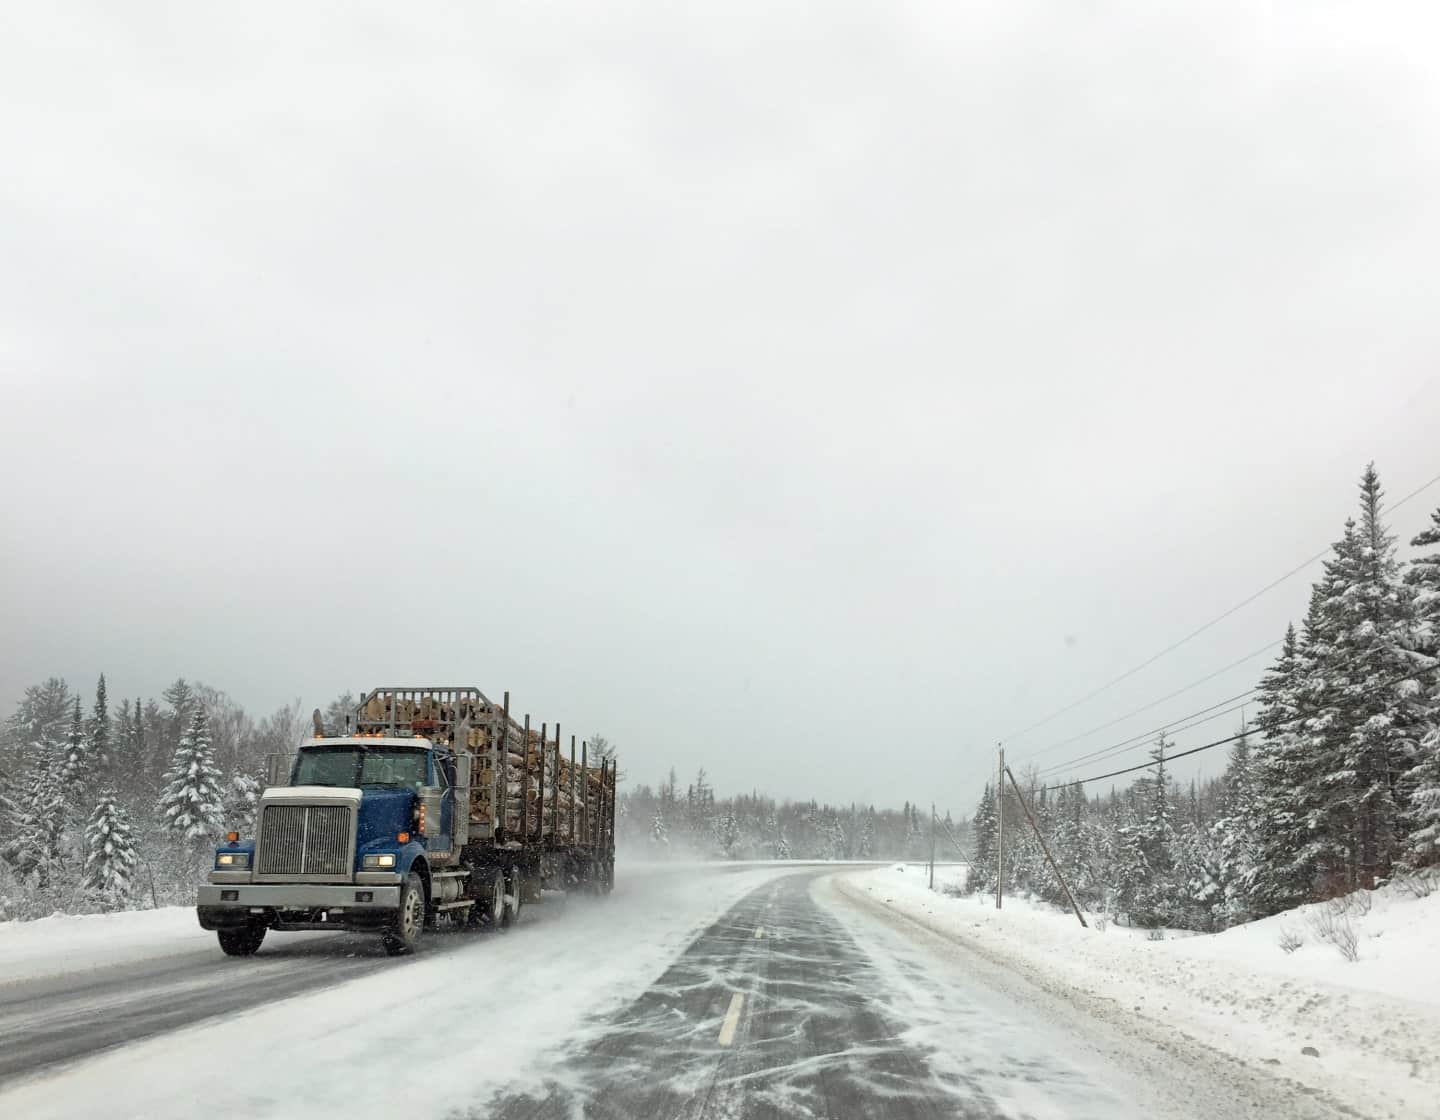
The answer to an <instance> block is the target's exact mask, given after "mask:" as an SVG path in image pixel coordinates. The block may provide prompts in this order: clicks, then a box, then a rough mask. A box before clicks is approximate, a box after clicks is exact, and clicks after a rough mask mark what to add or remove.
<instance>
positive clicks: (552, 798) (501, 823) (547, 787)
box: [361, 693, 604, 840]
mask: <svg viewBox="0 0 1440 1120" xmlns="http://www.w3.org/2000/svg"><path fill="white" fill-rule="evenodd" d="M392 713H393V715H394V720H393V723H394V724H395V725H396V726H415V725H419V726H421V727H425V726H427V725H431V726H433V727H435V728H436V729H445V728H449V729H457V730H458V729H459V728H460V727H461V725H462V724H463V725H464V737H465V742H464V746H465V747H466V748H468V749H469V750H470V751H471V752H472V754H474V756H475V763H474V768H473V769H472V771H471V774H470V821H471V823H472V824H485V823H488V822H491V821H493V822H494V823H495V824H496V826H497V827H502V828H504V829H505V831H506V832H507V833H509V834H510V835H511V836H520V835H526V836H534V835H535V834H536V832H537V831H538V832H540V834H541V835H544V836H549V837H554V838H556V839H565V840H568V839H570V818H571V812H570V810H571V805H572V801H573V804H574V807H575V814H574V816H575V831H576V833H577V836H576V837H575V838H576V839H578V840H583V839H584V829H585V825H586V821H585V817H588V818H589V820H590V821H591V822H593V821H594V820H596V819H597V818H596V815H595V814H597V813H598V812H599V808H600V801H601V794H602V792H604V791H603V790H602V788H601V780H600V767H599V766H598V765H595V766H589V767H582V766H580V764H579V762H578V761H577V762H576V764H575V765H574V767H573V768H572V766H571V763H570V759H569V757H568V756H567V755H566V754H565V753H564V752H562V751H561V750H560V744H559V743H558V742H555V741H543V742H542V734H541V732H540V731H537V730H534V729H531V730H529V731H526V730H525V729H524V728H523V727H521V726H520V725H519V724H518V723H516V722H515V721H514V720H513V719H507V717H506V716H505V714H504V712H503V711H502V710H501V709H499V708H496V707H494V706H493V705H486V704H485V703H484V702H483V701H481V700H478V699H475V700H460V701H458V702H450V701H446V700H441V699H440V698H438V697H434V696H428V695H421V696H419V697H405V696H400V697H396V696H394V695H391V694H389V693H385V694H383V695H377V696H373V697H371V698H370V700H369V701H368V702H367V703H366V704H365V707H364V709H363V711H362V713H361V715H362V718H363V719H364V720H366V721H368V722H369V723H371V724H372V725H373V724H388V723H391V722H392V721H391V715H392ZM507 723H508V734H504V733H502V731H501V729H502V727H505V726H506V725H507ZM499 738H504V740H505V749H504V751H503V752H498V753H502V754H503V756H504V759H505V776H504V781H503V783H501V785H502V786H503V790H504V793H503V794H502V798H503V801H504V813H503V820H502V819H501V817H502V814H501V813H499V812H497V811H496V807H495V805H494V804H493V801H494V791H495V789H496V782H495V773H494V769H493V768H494V765H495V759H496V754H497V752H496V751H493V750H491V744H492V742H493V741H494V740H495V739H499ZM456 745H457V746H459V745H460V744H456ZM542 751H543V752H544V767H543V770H544V785H543V787H542V785H541V770H542V767H541V752H542ZM526 771H528V772H529V782H528V783H527V782H526ZM582 771H583V776H582ZM582 781H585V782H587V783H588V786H589V788H588V789H582V788H581V783H582ZM557 782H558V784H559V787H560V788H559V794H558V796H557V794H556V789H555V786H556V784H557ZM572 790H573V791H574V795H573V798H572V794H571V791H572ZM582 810H583V812H582ZM592 827H593V823H592Z"/></svg>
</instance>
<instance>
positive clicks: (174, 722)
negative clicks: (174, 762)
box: [147, 677, 197, 781]
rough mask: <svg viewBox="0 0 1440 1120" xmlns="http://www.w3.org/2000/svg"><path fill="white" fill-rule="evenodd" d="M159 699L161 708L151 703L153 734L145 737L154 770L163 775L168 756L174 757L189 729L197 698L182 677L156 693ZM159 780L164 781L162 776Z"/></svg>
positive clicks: (169, 759)
mask: <svg viewBox="0 0 1440 1120" xmlns="http://www.w3.org/2000/svg"><path fill="white" fill-rule="evenodd" d="M160 699H161V700H163V701H164V702H165V707H164V708H161V707H159V706H158V705H156V706H155V711H154V719H155V725H154V729H153V733H152V734H149V735H147V738H149V739H150V742H151V750H152V756H153V759H154V764H155V766H156V773H157V774H162V775H163V773H164V772H165V770H166V769H167V768H168V767H169V765H170V761H171V759H173V758H174V757H175V750H176V748H178V747H179V746H180V740H181V739H183V738H184V737H185V733H186V732H187V731H188V730H189V729H190V724H191V721H192V720H193V719H194V716H195V707H196V705H197V700H196V697H195V690H194V689H193V688H191V687H190V682H189V681H187V680H186V679H185V678H184V677H176V678H175V681H174V683H173V684H171V685H170V686H169V687H168V688H166V689H165V691H164V692H162V693H161V694H160ZM152 704H153V701H152ZM160 780H161V781H164V778H163V777H162V778H161V779H160Z"/></svg>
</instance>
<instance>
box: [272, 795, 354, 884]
mask: <svg viewBox="0 0 1440 1120" xmlns="http://www.w3.org/2000/svg"><path fill="white" fill-rule="evenodd" d="M255 870H256V873H257V874H258V875H325V876H333V875H346V876H348V875H349V874H350V809H349V808H348V807H347V806H345V805H266V806H265V811H264V814H263V815H262V816H261V818H260V846H259V851H258V853H257V858H256V861H255Z"/></svg>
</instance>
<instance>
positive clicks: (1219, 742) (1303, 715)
mask: <svg viewBox="0 0 1440 1120" xmlns="http://www.w3.org/2000/svg"><path fill="white" fill-rule="evenodd" d="M1412 675H1413V674H1411V673H1401V674H1400V675H1399V676H1398V677H1395V678H1394V679H1393V680H1389V681H1385V682H1384V683H1383V684H1378V685H1376V686H1375V687H1374V688H1367V689H1366V690H1365V691H1363V692H1361V693H1359V694H1357V695H1356V696H1354V697H1352V698H1351V699H1355V700H1359V699H1363V698H1365V697H1366V696H1374V695H1375V694H1376V693H1377V692H1383V691H1385V689H1387V688H1393V687H1395V685H1397V684H1399V683H1400V682H1401V681H1405V680H1409V679H1410V678H1411V676H1412ZM1322 711H1323V709H1320V710H1316V711H1309V712H1298V713H1296V714H1295V715H1293V716H1286V717H1285V718H1284V719H1277V720H1273V721H1272V722H1270V723H1268V724H1257V725H1256V726H1255V727H1247V728H1246V729H1245V730H1243V731H1239V732H1237V733H1236V734H1234V735H1229V736H1227V737H1226V738H1224V739H1216V740H1215V741H1214V742H1213V743H1204V744H1202V745H1201V746H1198V747H1191V748H1190V749H1189V750H1188V751H1179V752H1178V753H1176V754H1167V755H1166V756H1165V758H1166V761H1169V760H1171V759H1175V758H1187V757H1189V756H1190V755H1192V754H1199V753H1200V752H1201V751H1208V750H1211V749H1213V748H1215V747H1223V746H1225V745H1226V744H1228V743H1235V742H1238V741H1239V740H1241V739H1243V738H1244V737H1245V736H1246V735H1252V734H1260V735H1264V734H1266V733H1268V732H1270V731H1273V730H1274V729H1275V728H1277V727H1282V726H1284V725H1285V724H1287V723H1294V722H1295V721H1296V720H1300V719H1313V718H1314V717H1315V716H1317V715H1320V714H1321V712H1322ZM1154 765H1155V763H1154V762H1142V763H1140V764H1139V765H1138V766H1127V767H1126V768H1125V769H1124V770H1112V771H1111V772H1110V773H1108V774H1096V775H1095V776H1094V777H1091V778H1077V779H1076V780H1075V781H1073V782H1061V783H1060V784H1059V785H1053V786H1042V787H1041V788H1042V789H1045V790H1055V789H1065V788H1066V787H1067V786H1083V785H1088V784H1089V783H1090V782H1103V781H1104V780H1105V779H1106V778H1118V777H1120V775H1122V774H1133V773H1135V771H1137V770H1148V769H1149V768H1150V767H1152V766H1154Z"/></svg>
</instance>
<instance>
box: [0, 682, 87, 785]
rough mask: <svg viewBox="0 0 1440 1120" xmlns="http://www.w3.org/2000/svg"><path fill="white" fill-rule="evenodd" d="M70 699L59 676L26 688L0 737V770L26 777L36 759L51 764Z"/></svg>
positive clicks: (62, 738)
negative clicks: (45, 757)
mask: <svg viewBox="0 0 1440 1120" xmlns="http://www.w3.org/2000/svg"><path fill="white" fill-rule="evenodd" d="M71 700H72V697H71V695H70V686H69V685H67V684H66V683H65V681H64V679H63V678H61V677H51V678H50V679H49V680H47V681H45V682H44V683H43V684H37V685H31V686H30V687H29V688H27V689H26V690H25V695H24V696H22V697H21V698H20V702H19V703H18V704H16V705H15V711H14V712H13V713H12V714H11V716H10V718H9V719H8V720H6V721H5V728H4V732H3V734H0V769H6V770H9V772H10V773H12V774H28V773H29V772H30V770H31V767H32V766H33V765H34V763H35V760H36V759H37V758H38V757H39V756H41V755H46V756H47V757H49V758H50V759H51V760H52V761H53V759H54V758H55V756H58V755H59V754H60V751H61V748H62V745H63V744H64V742H65V733H66V731H67V730H68V728H69V726H70V708H71Z"/></svg>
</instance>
